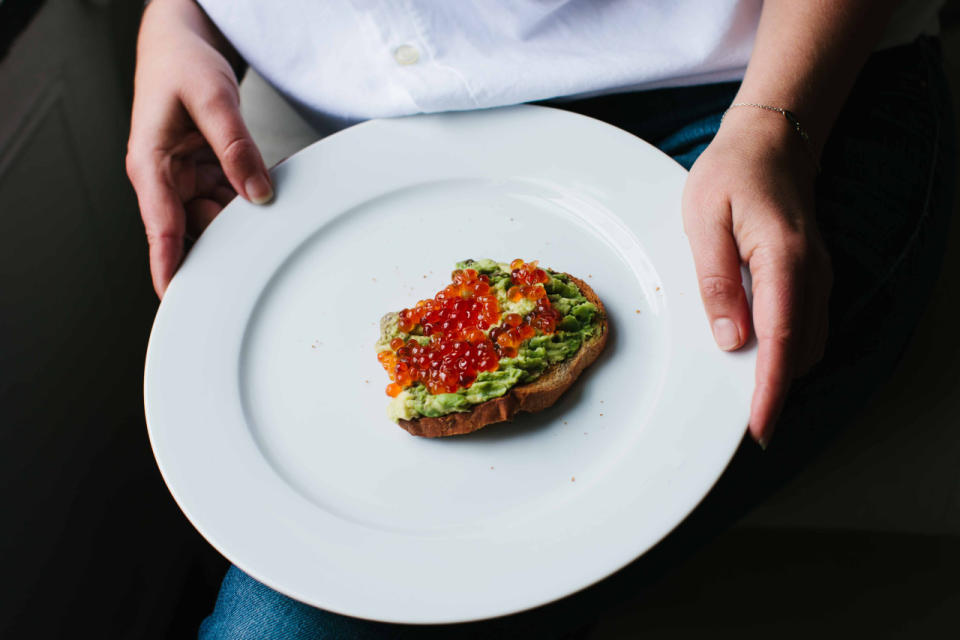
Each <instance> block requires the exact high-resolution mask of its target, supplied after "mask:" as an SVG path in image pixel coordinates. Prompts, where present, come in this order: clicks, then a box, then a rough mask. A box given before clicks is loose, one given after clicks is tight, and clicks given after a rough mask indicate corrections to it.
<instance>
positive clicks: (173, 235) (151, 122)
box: [126, 0, 273, 297]
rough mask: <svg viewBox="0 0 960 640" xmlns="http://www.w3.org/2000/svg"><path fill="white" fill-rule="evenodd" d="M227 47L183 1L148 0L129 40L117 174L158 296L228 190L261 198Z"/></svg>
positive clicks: (268, 192)
mask: <svg viewBox="0 0 960 640" xmlns="http://www.w3.org/2000/svg"><path fill="white" fill-rule="evenodd" d="M234 55H235V54H234V53H233V51H232V49H231V48H230V46H229V44H228V43H227V42H226V41H225V40H224V38H223V36H222V35H220V33H219V32H218V31H217V30H216V28H215V27H214V26H213V24H212V23H211V22H210V20H209V19H208V18H207V16H206V15H205V14H204V13H203V11H202V10H201V9H200V7H199V6H197V4H196V3H195V2H193V0H154V1H153V2H151V3H150V5H149V6H148V7H147V9H146V10H145V12H144V17H143V22H142V24H141V27H140V35H139V39H138V43H137V69H136V74H135V78H134V86H135V90H134V99H133V115H132V120H131V125H130V139H129V141H128V144H127V159H126V167H127V175H128V176H129V178H130V181H131V182H132V183H133V187H134V190H135V191H136V192H137V199H138V201H139V203H140V215H141V217H142V218H143V224H144V228H145V230H146V234H147V241H148V242H149V245H150V272H151V275H152V277H153V286H154V289H155V290H156V292H157V295H158V296H160V297H163V294H164V291H166V288H167V285H168V284H169V283H170V279H171V278H172V277H173V274H174V272H175V271H176V270H177V267H178V266H179V265H180V261H181V259H182V257H183V241H184V236H185V234H186V233H190V234H191V235H193V236H196V235H199V234H200V233H201V232H202V231H203V229H204V228H206V226H207V225H208V224H210V222H211V221H212V220H213V219H214V218H215V217H216V216H217V214H218V213H219V212H220V210H221V209H223V207H224V206H226V204H227V203H228V202H230V200H232V199H233V198H234V197H235V196H236V194H238V193H239V194H240V195H242V196H243V197H244V198H246V199H247V200H250V201H251V202H254V203H257V204H262V203H264V202H267V201H269V200H270V199H271V198H272V197H273V188H272V186H271V182H270V177H269V174H268V173H267V169H266V167H265V166H264V163H263V159H262V158H261V156H260V152H259V151H258V150H257V147H256V145H255V144H254V142H253V139H252V138H251V137H250V133H249V132H248V131H247V128H246V125H244V123H243V119H242V118H241V116H240V108H239V93H238V87H237V78H236V74H235V73H234V70H233V68H232V67H231V65H230V61H229V60H228V56H234Z"/></svg>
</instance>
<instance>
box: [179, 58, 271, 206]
mask: <svg viewBox="0 0 960 640" xmlns="http://www.w3.org/2000/svg"><path fill="white" fill-rule="evenodd" d="M202 80H203V81H202V82H201V83H198V84H196V85H194V86H191V87H188V88H187V90H185V91H182V92H181V96H180V97H181V99H182V100H183V104H184V106H185V107H186V109H187V111H188V112H189V114H190V117H191V118H192V119H193V122H194V123H195V124H196V125H197V128H198V129H199V130H200V133H201V134H203V137H204V138H205V139H206V140H207V142H208V143H209V144H210V147H211V148H212V149H213V152H214V153H215V154H216V156H217V159H218V160H219V161H220V165H221V167H222V168H223V173H224V175H226V177H227V179H228V180H229V181H230V184H231V185H232V186H233V189H234V191H236V192H237V193H239V194H240V195H242V196H243V197H244V198H246V199H247V200H249V201H250V202H253V203H255V204H263V203H265V202H269V201H270V200H271V199H272V198H273V186H272V183H271V181H270V176H269V174H268V173H267V168H266V166H265V165H264V163H263V158H262V157H261V156H260V151H259V150H258V149H257V146H256V144H254V142H253V138H252V137H251V136H250V132H249V131H248V130H247V127H246V125H245V124H244V122H243V118H242V117H241V115H240V101H239V96H238V94H237V87H236V82H235V81H234V80H233V79H232V78H231V77H228V76H227V75H226V74H221V73H211V74H206V75H205V76H203V78H202Z"/></svg>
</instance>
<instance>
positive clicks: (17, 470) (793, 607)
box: [0, 0, 960, 639]
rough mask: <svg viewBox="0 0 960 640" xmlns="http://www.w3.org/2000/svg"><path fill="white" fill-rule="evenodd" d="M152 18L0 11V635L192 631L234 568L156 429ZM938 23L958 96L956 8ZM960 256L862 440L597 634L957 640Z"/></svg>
mask: <svg viewBox="0 0 960 640" xmlns="http://www.w3.org/2000/svg"><path fill="white" fill-rule="evenodd" d="M140 8H141V3H140V2H138V1H136V0H134V1H124V2H120V1H111V0H88V1H80V0H49V1H48V2H46V3H40V2H24V1H22V0H19V1H18V0H3V1H2V2H0V505H2V513H3V525H2V528H0V531H2V533H0V553H2V560H3V572H2V575H3V578H4V580H3V586H2V593H0V637H3V638H59V637H75V636H87V635H90V636H93V637H103V638H180V637H193V636H195V634H196V627H197V625H198V624H199V621H200V620H201V619H202V617H203V616H204V615H205V614H206V612H207V611H209V609H210V607H211V605H212V602H213V598H214V597H215V594H216V588H217V586H218V583H219V579H220V578H221V577H222V574H223V571H224V570H225V568H226V562H225V561H224V560H223V559H222V558H220V557H219V555H218V554H216V552H214V551H213V550H212V549H211V548H210V547H209V546H208V545H207V544H206V543H205V542H204V541H203V539H202V538H201V537H200V536H199V535H198V534H197V533H196V532H195V531H194V530H193V529H192V527H191V526H190V525H189V524H188V523H187V521H186V519H185V518H184V517H183V516H182V514H181V513H180V511H179V510H178V508H177V506H176V505H175V504H174V502H173V500H172V498H171V497H170V496H169V494H168V492H167V490H166V487H165V486H164V484H163V481H162V479H161V477H160V475H159V472H158V470H157V468H156V465H155V463H154V461H153V456H152V453H151V451H150V445H149V441H148V439H147V434H146V429H145V425H144V419H143V405H142V372H143V359H144V353H145V349H146V343H147V338H148V336H149V332H150V324H151V321H152V319H153V315H154V313H155V311H156V305H157V301H156V298H155V296H154V294H153V291H152V289H151V287H150V280H149V274H148V270H147V256H146V244H145V241H144V238H143V231H142V227H141V225H140V221H139V218H138V213H137V206H136V199H135V197H134V194H133V192H132V190H131V189H130V187H129V184H128V183H127V181H126V177H125V175H124V169H123V158H124V152H125V141H126V133H127V129H128V124H129V122H128V118H129V105H130V99H131V95H132V71H133V63H134V44H135V31H136V26H137V23H138V20H139V14H140ZM944 22H945V25H946V26H945V41H946V42H947V44H948V51H947V53H948V59H949V60H952V63H951V64H952V65H954V66H951V67H949V68H950V70H951V74H952V79H953V81H954V86H955V87H956V86H957V73H956V70H957V68H958V67H957V66H956V65H957V64H960V35H958V23H960V3H958V2H951V3H949V5H948V8H947V10H946V12H945V20H944ZM957 226H958V225H955V228H954V233H953V234H952V235H953V238H956V237H957V233H956V227H957ZM951 242H952V246H953V247H954V248H955V249H956V247H958V246H960V244H958V243H957V242H956V240H952V241H951ZM956 254H957V252H956V250H954V251H953V252H952V253H951V255H949V256H948V259H947V265H946V267H945V274H944V278H943V280H942V281H941V283H940V284H939V285H938V289H937V291H938V293H937V295H936V297H935V300H934V302H933V306H932V307H931V309H930V310H928V313H927V315H926V317H925V319H924V321H923V322H922V324H921V329H920V330H918V335H917V337H916V339H915V341H914V344H913V345H912V346H911V350H910V351H909V352H908V354H907V355H906V357H905V359H904V362H903V363H902V364H901V367H900V369H899V370H898V371H897V373H896V374H895V376H894V378H893V379H892V380H891V382H890V386H889V388H888V389H886V390H884V392H883V393H882V394H881V396H880V397H879V398H878V399H877V400H876V401H875V402H874V403H872V404H871V405H870V406H869V407H867V408H866V409H865V411H864V413H863V416H861V418H860V419H859V420H858V422H857V424H856V425H852V426H851V428H850V429H849V435H848V434H844V435H843V436H842V437H841V438H840V439H839V441H838V444H837V445H836V447H834V449H833V450H831V451H830V452H828V453H827V454H825V456H824V457H823V459H820V460H817V461H815V462H814V463H813V464H812V465H811V468H810V470H809V472H808V473H806V474H805V475H804V477H803V478H800V479H798V482H797V483H794V484H793V485H791V486H790V487H788V488H787V489H785V490H784V491H783V492H781V494H780V495H778V496H777V498H776V499H775V500H773V501H771V503H769V504H767V505H764V506H763V507H762V508H761V509H759V510H758V512H757V513H755V514H752V515H751V516H750V517H748V518H747V519H746V520H745V521H744V522H743V523H741V524H740V525H738V527H735V528H734V529H733V530H732V531H730V532H729V533H727V534H725V535H723V536H722V537H721V538H720V539H718V540H717V541H716V542H714V543H713V544H711V545H710V546H708V547H707V548H706V549H704V550H703V551H701V552H700V553H698V554H697V555H696V556H694V557H693V558H691V559H690V560H689V561H688V562H687V563H686V564H684V565H683V566H681V567H678V569H677V570H676V571H675V572H674V573H673V574H672V575H671V576H669V577H668V578H667V579H665V580H664V582H663V584H662V585H661V587H660V588H659V589H658V590H657V591H656V592H655V593H654V594H653V595H652V596H651V595H649V594H648V595H647V596H645V600H644V601H643V602H635V603H631V605H630V606H628V607H625V608H623V609H622V610H620V611H619V612H617V615H615V616H611V617H610V618H609V619H607V620H605V621H604V622H603V623H602V624H601V625H600V627H599V628H598V629H597V630H596V632H595V634H594V637H596V638H598V639H601V638H614V637H623V638H629V637H637V636H639V635H640V633H641V631H642V632H643V633H644V635H645V636H649V637H677V635H690V636H694V635H696V636H697V637H699V636H700V635H702V634H703V633H704V632H707V633H714V634H719V635H720V636H721V637H726V636H727V635H738V636H744V635H745V636H747V637H761V636H767V635H772V634H776V635H778V636H780V637H795V636H796V637H799V636H801V635H803V636H806V635H810V634H811V633H818V634H819V635H823V636H826V637H835V636H836V635H840V634H849V633H857V634H858V635H861V634H864V633H870V634H871V635H874V636H876V637H957V636H960V621H958V620H960V616H958V614H957V612H958V610H960V578H958V576H960V465H958V462H960V429H958V427H960V420H958V418H957V415H958V414H957V409H960V406H958V404H957V402H956V401H955V400H951V398H953V399H955V398H956V397H957V395H956V393H957V392H958V391H960V385H958V384H957V380H958V379H960V366H958V364H960V357H958V353H960V339H958V338H957V337H956V333H957V332H956V328H955V325H956V320H955V318H956V313H955V309H956V303H957V300H958V296H957V294H956V291H957V290H958V287H957V286H956V285H957V284H960V261H958V259H957V255H956Z"/></svg>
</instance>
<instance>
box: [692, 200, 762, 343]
mask: <svg viewBox="0 0 960 640" xmlns="http://www.w3.org/2000/svg"><path fill="white" fill-rule="evenodd" d="M704 213H706V212H698V213H697V214H696V215H692V216H685V218H687V219H688V220H690V223H689V224H688V225H687V227H688V228H687V237H688V239H689V241H690V248H691V249H692V251H693V261H694V265H695V267H696V271H697V281H698V283H699V286H700V297H701V298H702V299H703V307H704V310H705V311H706V313H707V320H708V321H709V322H710V329H711V331H712V332H713V339H714V340H715V341H716V343H717V346H719V347H720V348H721V349H723V350H725V351H732V350H734V349H739V348H740V347H741V346H743V344H744V343H745V342H746V341H747V336H749V335H750V307H749V306H748V305H747V295H746V292H744V290H743V282H742V279H741V275H740V253H739V252H738V250H737V244H736V242H735V240H734V238H733V232H732V230H731V229H730V228H729V226H728V225H727V224H724V222H723V220H724V218H726V219H729V214H728V215H726V216H723V215H719V214H717V215H712V216H711V215H709V214H708V215H704Z"/></svg>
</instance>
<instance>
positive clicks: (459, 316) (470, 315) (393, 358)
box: [377, 259, 560, 397]
mask: <svg viewBox="0 0 960 640" xmlns="http://www.w3.org/2000/svg"><path fill="white" fill-rule="evenodd" d="M510 269H511V274H510V280H511V282H510V283H511V285H512V286H511V287H509V289H508V290H507V298H508V299H509V300H511V301H513V302H518V301H520V300H522V299H524V298H526V299H528V300H533V301H536V302H535V306H534V309H533V311H531V312H530V313H529V314H527V315H526V316H525V317H521V316H520V315H519V314H516V313H508V314H505V315H504V316H503V317H502V318H501V310H500V304H499V302H498V300H497V296H496V294H495V292H492V291H491V288H490V278H489V276H487V275H485V274H478V273H477V271H476V270H475V269H457V270H456V271H454V272H453V273H452V274H451V280H452V282H451V284H449V285H447V286H446V287H445V288H444V289H442V290H441V291H440V292H438V293H437V295H435V296H434V297H433V298H432V299H427V300H420V301H419V302H417V304H416V305H414V306H413V307H412V308H409V309H404V310H403V311H401V312H400V314H399V318H398V323H397V327H398V329H399V330H400V331H402V332H403V333H417V334H422V335H423V336H429V338H430V340H429V342H425V343H424V344H420V342H419V341H418V340H417V339H415V338H410V339H408V340H406V341H405V340H403V338H399V337H397V338H394V339H393V340H391V341H390V351H381V352H380V353H378V354H377V359H378V360H379V361H380V364H381V365H383V368H384V369H385V370H386V371H387V374H388V375H389V376H390V380H391V383H390V384H389V385H387V395H389V396H390V397H396V396H397V395H399V394H400V392H401V391H402V390H403V389H406V388H407V387H409V386H411V385H413V384H415V383H417V382H419V383H421V384H423V385H424V386H426V387H427V390H428V391H429V392H430V393H434V394H436V393H454V392H456V391H457V390H458V389H460V388H469V387H470V386H471V385H472V384H473V383H474V381H475V380H476V379H477V376H478V375H479V374H480V373H482V372H484V371H496V370H497V369H498V368H499V366H500V358H515V357H517V354H518V352H519V348H520V345H521V344H523V342H525V341H526V340H529V339H530V338H532V337H534V336H535V335H537V332H538V331H539V332H541V333H545V334H549V333H553V332H554V331H556V324H557V322H558V321H559V320H560V315H559V314H558V313H557V312H556V310H554V309H553V307H552V306H551V304H550V300H549V298H547V292H546V290H545V289H544V288H543V283H545V282H547V281H548V280H549V279H550V277H549V276H548V275H547V273H546V271H544V270H543V269H540V268H538V267H537V262H536V261H534V262H529V263H527V262H524V261H523V260H520V259H517V260H514V261H513V262H511V263H510ZM417 328H419V331H417Z"/></svg>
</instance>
